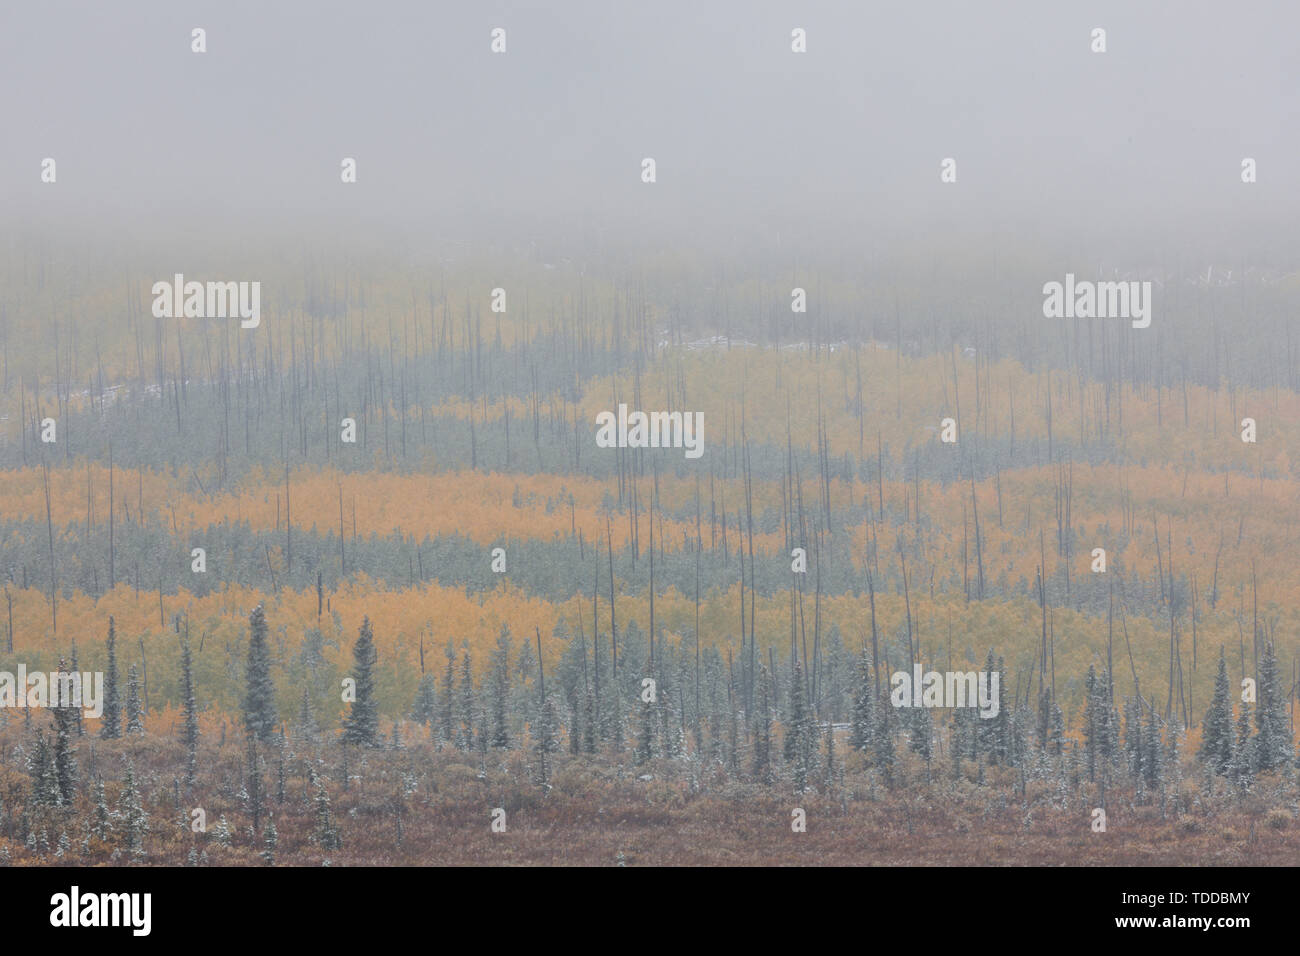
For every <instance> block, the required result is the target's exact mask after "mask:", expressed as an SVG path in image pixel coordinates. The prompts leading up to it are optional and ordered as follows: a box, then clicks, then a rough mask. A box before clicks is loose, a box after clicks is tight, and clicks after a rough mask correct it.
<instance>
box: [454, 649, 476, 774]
mask: <svg viewBox="0 0 1300 956" xmlns="http://www.w3.org/2000/svg"><path fill="white" fill-rule="evenodd" d="M457 716H458V717H459V718H460V727H459V729H458V730H457V731H456V747H457V749H459V750H472V749H473V748H474V669H473V665H472V664H471V662H470V657H469V647H468V646H466V647H465V649H464V656H463V657H462V658H461V662H460V713H459V714H458V715H457Z"/></svg>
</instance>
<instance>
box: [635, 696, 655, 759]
mask: <svg viewBox="0 0 1300 956" xmlns="http://www.w3.org/2000/svg"><path fill="white" fill-rule="evenodd" d="M640 704H641V709H640V710H639V711H638V714H639V720H638V726H637V735H636V750H635V751H634V752H633V755H632V758H633V760H634V761H635V762H636V765H637V766H638V767H640V766H642V765H643V764H646V763H648V762H649V761H650V760H651V759H653V758H654V755H655V705H654V704H652V703H650V702H649V701H647V700H642V701H641V702H640Z"/></svg>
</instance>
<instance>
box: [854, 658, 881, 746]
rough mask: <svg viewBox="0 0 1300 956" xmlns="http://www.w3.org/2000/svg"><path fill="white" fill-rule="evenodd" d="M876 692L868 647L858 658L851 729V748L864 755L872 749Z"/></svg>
mask: <svg viewBox="0 0 1300 956" xmlns="http://www.w3.org/2000/svg"><path fill="white" fill-rule="evenodd" d="M875 703H876V692H875V687H874V686H873V684H872V679H871V656H870V655H869V654H868V653H867V649H866V647H863V648H862V655H861V656H860V657H859V658H858V667H857V685H856V688H855V692H854V695H853V714H852V718H851V721H850V729H849V746H850V747H852V748H853V749H854V750H856V751H858V752H860V753H862V752H866V751H867V750H869V749H870V747H871V743H872V741H871V733H872V729H873V727H874V725H875V716H876V715H875Z"/></svg>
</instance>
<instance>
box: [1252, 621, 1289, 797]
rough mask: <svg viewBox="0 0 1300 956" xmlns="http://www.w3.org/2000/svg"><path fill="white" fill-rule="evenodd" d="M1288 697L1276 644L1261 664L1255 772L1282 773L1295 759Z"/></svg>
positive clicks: (1271, 646)
mask: <svg viewBox="0 0 1300 956" xmlns="http://www.w3.org/2000/svg"><path fill="white" fill-rule="evenodd" d="M1286 696H1287V695H1285V694H1283V692H1282V685H1281V683H1280V680H1279V677H1278V667H1277V655H1276V654H1274V652H1273V642H1272V641H1269V642H1268V644H1267V645H1266V646H1265V648H1264V656H1263V657H1261V658H1260V661H1259V694H1258V697H1257V705H1256V708H1255V726H1256V727H1257V728H1258V730H1259V732H1258V733H1257V734H1256V735H1255V771H1256V772H1257V773H1268V772H1270V771H1275V770H1281V769H1283V768H1285V767H1286V766H1287V765H1288V763H1289V762H1290V758H1291V730H1290V727H1289V726H1288V723H1287V715H1286Z"/></svg>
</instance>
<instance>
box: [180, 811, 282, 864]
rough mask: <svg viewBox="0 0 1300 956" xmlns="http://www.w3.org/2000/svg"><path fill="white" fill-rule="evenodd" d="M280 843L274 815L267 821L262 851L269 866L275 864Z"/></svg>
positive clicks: (263, 857)
mask: <svg viewBox="0 0 1300 956" xmlns="http://www.w3.org/2000/svg"><path fill="white" fill-rule="evenodd" d="M279 843H280V834H279V832H278V831H277V830H276V829H275V818H274V817H272V818H271V819H269V820H267V821H266V843H265V846H266V849H264V850H263V851H262V859H263V860H265V861H266V865H267V866H275V848H276V846H278V845H279ZM191 852H192V851H191Z"/></svg>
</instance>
